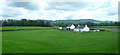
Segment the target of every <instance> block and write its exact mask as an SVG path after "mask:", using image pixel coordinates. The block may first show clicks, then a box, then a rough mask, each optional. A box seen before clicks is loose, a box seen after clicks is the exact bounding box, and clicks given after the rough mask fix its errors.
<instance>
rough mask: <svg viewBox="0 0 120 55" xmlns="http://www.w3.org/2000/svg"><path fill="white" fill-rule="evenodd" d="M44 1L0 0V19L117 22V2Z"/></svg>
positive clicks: (99, 0)
mask: <svg viewBox="0 0 120 55" xmlns="http://www.w3.org/2000/svg"><path fill="white" fill-rule="evenodd" d="M46 1H47V0H46ZM46 1H41V0H33V1H32V0H31V1H30V0H29V1H15V0H14V1H8V0H1V1H0V17H1V19H22V18H26V19H34V20H36V19H45V20H77V19H95V20H111V21H117V20H118V0H92V1H90V0H79V1H77V0H71V1H61V0H59V1H54V0H51V1H47V2H46Z"/></svg>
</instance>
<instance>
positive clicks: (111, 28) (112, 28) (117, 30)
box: [91, 26, 120, 32]
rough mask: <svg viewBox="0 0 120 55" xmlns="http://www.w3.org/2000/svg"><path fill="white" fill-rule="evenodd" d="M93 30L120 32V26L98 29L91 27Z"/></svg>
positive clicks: (99, 27)
mask: <svg viewBox="0 0 120 55" xmlns="http://www.w3.org/2000/svg"><path fill="white" fill-rule="evenodd" d="M91 28H95V29H102V30H106V31H110V32H120V31H119V29H118V28H120V26H96V27H91Z"/></svg>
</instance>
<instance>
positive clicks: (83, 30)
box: [73, 25, 90, 32]
mask: <svg viewBox="0 0 120 55" xmlns="http://www.w3.org/2000/svg"><path fill="white" fill-rule="evenodd" d="M73 31H74V32H88V31H90V29H89V27H87V25H85V27H84V26H80V25H78V26H77V27H76V28H75V29H74V30H73Z"/></svg>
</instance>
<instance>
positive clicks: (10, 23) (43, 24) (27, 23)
mask: <svg viewBox="0 0 120 55" xmlns="http://www.w3.org/2000/svg"><path fill="white" fill-rule="evenodd" d="M0 23H2V26H41V27H53V26H61V27H65V26H68V25H71V24H74V25H75V26H77V25H81V26H84V25H88V26H120V22H112V21H111V22H99V23H95V22H83V23H64V22H49V21H44V20H27V19H21V20H13V19H7V20H1V22H0Z"/></svg>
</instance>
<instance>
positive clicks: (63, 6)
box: [45, 2, 90, 11]
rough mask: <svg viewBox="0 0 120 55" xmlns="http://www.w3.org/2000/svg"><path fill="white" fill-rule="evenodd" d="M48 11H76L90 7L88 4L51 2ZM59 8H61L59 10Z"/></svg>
mask: <svg viewBox="0 0 120 55" xmlns="http://www.w3.org/2000/svg"><path fill="white" fill-rule="evenodd" d="M48 5H49V6H48V7H47V8H45V9H46V10H51V9H53V10H65V11H76V10H79V9H84V8H86V7H88V6H89V5H90V3H88V2H49V3H48ZM58 7H59V8H58Z"/></svg>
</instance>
